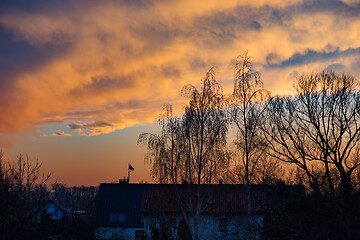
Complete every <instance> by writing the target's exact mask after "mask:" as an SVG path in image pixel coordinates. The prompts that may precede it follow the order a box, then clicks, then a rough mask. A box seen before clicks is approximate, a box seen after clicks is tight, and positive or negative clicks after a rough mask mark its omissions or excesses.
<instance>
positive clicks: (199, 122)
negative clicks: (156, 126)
mask: <svg viewBox="0 0 360 240" xmlns="http://www.w3.org/2000/svg"><path fill="white" fill-rule="evenodd" d="M182 92H183V94H184V95H186V96H187V97H188V98H189V100H190V101H189V104H188V105H186V106H185V113H184V114H183V115H182V116H181V117H174V116H172V108H171V106H167V107H166V109H165V110H166V113H165V115H164V116H162V117H161V118H160V120H159V123H160V125H161V128H162V131H161V133H160V134H159V135H156V134H149V133H143V134H141V135H140V136H139V142H140V143H147V145H148V150H149V152H148V154H147V156H146V160H147V162H148V163H150V164H152V170H151V171H152V174H153V177H154V179H157V180H159V181H160V182H172V183H174V184H175V189H176V194H177V196H178V200H179V203H180V208H181V212H182V215H183V217H184V220H185V221H186V223H187V224H188V226H189V228H190V230H191V235H192V238H193V239H200V236H201V234H202V233H203V230H202V229H200V228H201V225H202V224H201V213H202V212H203V210H204V208H205V207H206V205H207V195H208V190H209V189H208V187H206V186H207V185H209V184H211V183H212V182H213V181H214V177H215V176H216V175H217V174H219V171H220V168H226V167H227V166H228V164H227V163H228V161H229V155H228V154H227V153H226V151H224V147H225V145H226V134H227V129H228V126H227V124H228V120H227V117H226V112H225V110H224V108H223V107H224V97H223V94H222V89H221V87H220V86H219V85H218V83H217V82H216V80H215V71H214V69H213V68H212V69H210V70H209V71H208V72H207V74H206V76H205V77H204V78H203V80H202V85H201V88H200V89H199V90H198V89H197V88H196V87H194V86H192V85H185V86H184V87H183V89H182ZM180 181H186V182H187V183H189V186H188V188H187V189H188V192H187V194H184V192H181V193H180V191H179V189H178V188H177V185H176V184H177V183H179V182H180ZM193 184H195V185H193ZM204 186H205V187H204ZM183 189H184V187H183ZM184 198H186V199H184Z"/></svg>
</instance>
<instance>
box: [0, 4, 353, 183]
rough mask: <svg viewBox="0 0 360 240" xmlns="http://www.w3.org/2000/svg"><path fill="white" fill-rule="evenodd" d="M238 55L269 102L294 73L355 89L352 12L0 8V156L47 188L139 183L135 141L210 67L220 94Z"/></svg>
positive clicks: (226, 7) (312, 7)
mask: <svg viewBox="0 0 360 240" xmlns="http://www.w3.org/2000/svg"><path fill="white" fill-rule="evenodd" d="M245 50H248V51H249V55H250V56H251V60H252V62H253V65H254V68H255V69H256V70H258V71H260V72H261V77H262V80H263V82H264V85H265V87H266V88H267V89H269V90H271V92H272V94H273V95H276V94H289V93H291V92H292V84H293V82H294V80H295V78H296V76H298V75H299V74H301V73H309V72H317V71H322V70H335V71H337V72H340V73H350V74H352V75H354V76H355V77H357V78H359V77H360V3H359V1H358V0H341V1H340V0H338V1H336V0H321V1H311V0H304V1H301V0H289V1H283V0H269V1H267V0H259V1H257V0H242V1H231V0H227V1H212V0H206V1H194V0H183V1H179V0H173V1H172V0H158V1H151V0H144V1H141V0H124V1H95V0H94V1H81V0H76V1H74V0H68V1H55V0H54V1H52V0H47V1H45V0H44V1H28V0H23V1H7V0H5V1H1V2H0V73H1V74H0V112H1V117H0V148H1V149H2V151H4V153H5V156H6V157H7V158H8V159H16V156H17V155H18V154H19V153H23V154H27V155H28V156H29V157H30V158H31V159H32V160H34V161H35V160H36V159H38V160H39V161H40V162H42V163H43V167H42V169H43V171H45V172H51V173H52V178H51V181H58V182H63V183H66V184H68V185H98V184H99V183H100V182H111V181H116V180H117V179H119V178H122V177H123V176H127V166H128V165H127V164H128V163H131V164H132V166H133V167H134V168H135V171H134V172H132V175H131V181H133V182H139V181H151V177H150V175H149V169H150V167H149V165H144V154H145V152H146V148H145V146H138V145H137V138H138V135H139V134H140V133H141V132H157V131H158V130H159V129H158V128H156V123H155V122H154V121H155V120H156V118H157V117H158V116H159V114H160V113H161V112H162V107H163V104H165V103H171V104H173V105H174V106H176V107H178V108H179V109H180V108H181V106H183V105H184V104H185V103H186V99H185V98H184V97H183V96H181V87H182V86H183V85H184V84H187V83H191V84H194V85H197V84H199V83H200V80H201V78H202V77H203V76H204V74H205V73H206V72H207V70H208V69H209V68H210V67H215V69H216V74H217V80H218V82H219V83H220V84H221V85H222V86H223V88H224V92H225V93H230V92H231V89H232V85H233V73H234V63H235V59H236V57H237V56H238V55H239V54H241V53H243V52H244V51H245Z"/></svg>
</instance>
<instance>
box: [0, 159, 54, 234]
mask: <svg viewBox="0 0 360 240" xmlns="http://www.w3.org/2000/svg"><path fill="white" fill-rule="evenodd" d="M0 166H1V171H0V172H1V174H0V175H1V176H0V188H1V213H0V215H1V219H2V221H0V224H1V234H0V235H1V236H3V237H4V238H5V239H20V238H23V237H25V236H26V237H28V238H31V237H33V235H36V234H35V232H36V229H35V227H34V226H35V225H36V221H37V220H38V219H37V217H38V214H39V213H40V210H41V207H42V206H43V204H44V203H45V202H46V201H47V200H48V191H47V189H46V183H47V181H48V179H49V177H50V174H48V175H44V174H42V173H41V172H40V169H41V164H40V163H39V162H37V161H36V162H32V161H31V160H30V158H29V157H28V156H25V157H24V156H23V155H21V154H20V155H19V156H18V158H17V160H16V161H13V162H4V157H3V153H0Z"/></svg>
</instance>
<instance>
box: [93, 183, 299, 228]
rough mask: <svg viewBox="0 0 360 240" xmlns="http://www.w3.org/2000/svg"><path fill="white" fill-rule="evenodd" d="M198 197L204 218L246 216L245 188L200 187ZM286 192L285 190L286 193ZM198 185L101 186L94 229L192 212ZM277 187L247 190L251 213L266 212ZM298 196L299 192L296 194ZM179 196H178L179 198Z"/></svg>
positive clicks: (138, 224) (128, 225)
mask: <svg viewBox="0 0 360 240" xmlns="http://www.w3.org/2000/svg"><path fill="white" fill-rule="evenodd" d="M282 189H300V192H303V186H283V187H282ZM200 191H201V192H202V194H201V196H205V201H204V202H206V203H208V204H205V205H202V206H203V209H204V211H203V214H242V213H246V212H247V190H246V186H245V185H239V184H233V185H226V184H214V185H210V187H208V185H200ZM286 191H287V190H286ZM196 192H197V185H192V184H185V185H176V186H174V185H172V184H130V183H111V184H110V183H102V184H100V188H99V196H98V204H97V214H96V225H97V226H102V227H105V226H106V227H124V228H142V227H143V223H142V221H141V215H142V214H143V215H146V214H159V213H161V214H165V213H167V214H180V213H181V209H180V204H179V199H181V200H182V201H183V203H182V205H181V206H185V208H187V209H190V208H189V206H188V205H186V204H188V203H189V202H190V201H189V199H190V198H191V199H192V202H193V204H192V206H193V208H195V207H196V205H195V204H194V203H195V202H197V201H196V196H197V194H196ZM276 192H279V191H278V186H262V185H252V186H250V199H251V212H253V213H261V212H264V211H266V210H267V209H268V208H269V207H270V206H271V204H272V202H273V201H274V199H276V198H275V197H274V194H275V195H277V193H276ZM294 193H295V194H299V191H295V192H294ZM178 196H181V197H180V198H179V197H178Z"/></svg>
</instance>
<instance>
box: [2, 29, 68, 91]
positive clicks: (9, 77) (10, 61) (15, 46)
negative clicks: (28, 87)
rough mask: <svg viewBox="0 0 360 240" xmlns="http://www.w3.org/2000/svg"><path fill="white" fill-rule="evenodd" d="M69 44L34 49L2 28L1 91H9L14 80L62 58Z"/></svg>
mask: <svg viewBox="0 0 360 240" xmlns="http://www.w3.org/2000/svg"><path fill="white" fill-rule="evenodd" d="M68 48H69V45H68V44H65V43H64V44H61V45H57V46H50V45H47V46H41V47H34V46H32V45H30V44H29V43H27V42H25V41H22V40H20V39H18V38H17V36H16V35H14V33H12V32H11V31H8V30H6V29H4V28H2V27H1V26H0V52H1V56H0V72H1V75H0V89H2V90H4V89H8V88H11V86H12V85H13V84H14V83H15V82H14V81H13V78H14V77H15V76H17V75H19V74H21V73H25V72H28V71H32V70H33V69H35V68H37V67H38V66H42V65H43V64H45V63H48V62H49V61H50V60H51V59H54V58H58V57H61V56H62V54H64V53H66V52H67V50H68Z"/></svg>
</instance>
